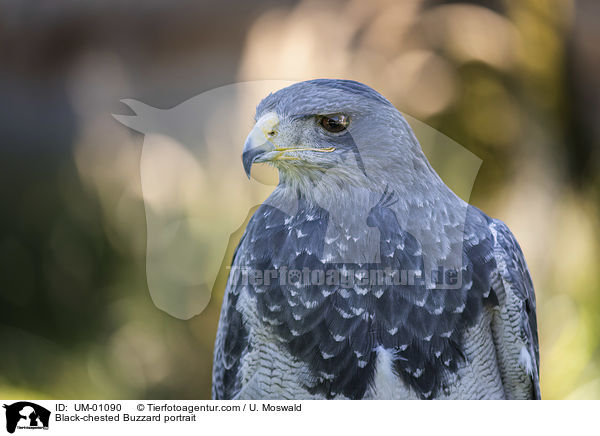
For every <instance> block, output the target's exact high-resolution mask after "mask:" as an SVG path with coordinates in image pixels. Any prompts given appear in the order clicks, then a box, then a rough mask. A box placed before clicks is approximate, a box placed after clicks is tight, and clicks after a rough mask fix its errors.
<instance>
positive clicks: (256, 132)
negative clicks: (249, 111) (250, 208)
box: [242, 112, 279, 178]
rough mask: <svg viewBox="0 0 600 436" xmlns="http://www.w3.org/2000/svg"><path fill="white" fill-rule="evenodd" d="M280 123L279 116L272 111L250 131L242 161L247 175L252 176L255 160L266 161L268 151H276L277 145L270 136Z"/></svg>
mask: <svg viewBox="0 0 600 436" xmlns="http://www.w3.org/2000/svg"><path fill="white" fill-rule="evenodd" d="M278 124H279V117H277V115H276V114H275V113H273V112H270V113H268V114H266V115H264V116H262V117H261V118H260V120H258V121H257V122H256V124H255V125H254V127H253V128H252V130H251V131H250V134H249V135H248V137H247V138H246V142H245V143H244V150H243V151H242V163H243V164H244V171H245V172H246V176H248V178H250V170H251V169H252V164H253V163H254V162H265V161H266V160H268V159H265V158H266V157H267V156H266V155H267V154H268V153H270V152H272V151H275V149H276V147H275V144H273V143H272V142H271V141H270V140H269V138H272V137H273V136H274V132H275V129H276V128H277V126H278Z"/></svg>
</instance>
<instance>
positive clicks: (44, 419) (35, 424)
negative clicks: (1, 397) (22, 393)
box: [3, 401, 50, 433]
mask: <svg viewBox="0 0 600 436" xmlns="http://www.w3.org/2000/svg"><path fill="white" fill-rule="evenodd" d="M3 407H4V408H5V409H6V431H8V432H9V433H14V432H15V430H16V429H17V428H19V429H21V428H23V429H41V428H43V429H47V428H48V423H49V421H50V411H49V410H48V409H46V408H44V407H42V406H39V405H37V404H35V403H31V402H29V401H19V402H17V403H13V404H10V405H7V404H5V405H4V406H3Z"/></svg>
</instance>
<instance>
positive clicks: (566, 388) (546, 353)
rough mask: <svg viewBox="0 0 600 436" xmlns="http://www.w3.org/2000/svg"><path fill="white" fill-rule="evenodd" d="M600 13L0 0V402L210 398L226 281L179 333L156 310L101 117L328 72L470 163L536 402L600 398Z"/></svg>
mask: <svg viewBox="0 0 600 436" xmlns="http://www.w3.org/2000/svg"><path fill="white" fill-rule="evenodd" d="M599 20H600V2H597V1H594V0H587V1H568V0H526V1H517V0H487V1H485V0H484V1H472V2H454V1H427V0H422V1H421V0H408V1H392V0H375V1H369V2H366V1H359V0H353V1H313V0H301V1H294V0H287V1H274V0H272V1H271V0H260V1H253V2H248V1H243V0H238V1H230V0H221V1H219V2H208V1H186V0H175V1H168V2H167V1H164V2H161V1H156V0H146V1H141V0H140V1H116V0H104V1H97V2H94V3H91V2H81V1H75V0H66V1H62V2H60V3H58V2H51V3H49V2H48V3H43V4H40V3H37V2H33V1H19V2H17V1H9V0H0V205H1V208H2V213H0V222H1V226H0V228H1V231H0V343H1V344H2V351H0V398H5V399H8V398H57V399H58V398H62V399H75V398H86V399H93V398H98V399H100V398H102V399H134V398H163V399H168V398H197V399H204V398H209V397H210V373H211V365H212V345H213V341H214V336H215V331H216V327H217V321H218V313H219V309H220V303H221V299H222V293H223V287H224V280H225V275H224V274H221V275H220V276H219V278H218V279H217V284H216V286H215V290H214V292H213V298H212V299H211V301H210V304H209V305H208V307H207V308H206V310H204V312H202V313H201V314H200V315H198V316H195V317H193V318H191V319H189V320H180V319H176V318H173V317H171V316H170V315H168V314H166V313H164V312H162V311H160V310H159V309H157V308H156V307H155V306H154V304H153V302H152V300H151V299H150V296H149V292H148V287H147V283H146V271H145V265H146V260H145V249H146V219H145V214H144V202H143V197H142V194H141V182H140V156H141V150H142V142H143V137H142V135H139V134H136V133H133V132H132V131H130V130H128V129H127V128H125V127H124V126H122V125H120V124H119V123H118V122H116V121H115V120H114V119H113V118H112V117H111V113H125V112H126V109H124V107H123V105H122V104H121V103H119V99H121V98H126V97H131V98H136V99H139V100H142V101H144V102H146V103H148V104H150V105H152V106H155V107H159V108H169V107H172V106H174V105H176V104H179V103H181V102H182V101H184V100H186V99H188V98H190V97H192V96H195V95H197V94H199V93H201V92H204V91H207V90H210V89H213V88H215V87H218V86H223V85H227V84H230V83H234V82H238V81H247V80H262V79H283V80H304V79H309V78H315V77H337V78H348V79H355V80H359V81H362V82H365V83H367V84H369V85H371V86H372V87H374V88H375V89H377V90H378V91H380V92H381V93H383V94H384V95H385V96H387V97H388V98H389V99H390V100H391V101H392V102H393V103H394V104H395V105H396V106H397V107H398V108H399V109H400V110H401V111H403V112H406V113H407V114H410V115H411V116H413V117H415V118H416V119H419V120H421V121H424V122H426V123H427V124H429V125H430V126H432V127H433V128H435V129H437V130H439V131H440V132H441V133H443V134H445V135H447V136H449V137H450V138H452V139H453V140H454V141H456V142H457V143H458V144H460V145H462V146H463V147H465V148H466V149H468V150H470V151H471V152H472V153H474V154H476V155H477V156H479V157H480V158H481V159H482V160H483V164H482V166H481V170H480V172H479V174H478V177H477V179H476V181H475V185H474V187H473V191H472V195H471V199H470V201H471V203H473V204H475V205H477V206H478V207H480V208H481V209H483V210H484V211H485V212H487V213H488V214H489V215H491V216H494V217H497V218H500V219H502V220H504V221H505V222H506V223H507V224H508V225H509V226H510V227H511V229H512V230H513V232H514V233H515V234H516V236H517V238H518V239H519V241H520V242H521V245H522V247H523V250H524V252H525V255H526V258H527V261H528V263H529V267H530V270H531V273H532V276H533V280H534V284H535V287H536V293H537V298H538V322H539V330H540V343H541V347H540V348H541V387H542V396H543V398H546V399H559V398H577V399H579V398H588V399H593V398H596V399H599V398H600V316H598V314H599V313H600V270H599V269H598V264H599V261H600V239H599V236H600V235H599V232H600V220H599V218H600V210H599V201H598V200H599V199H600V174H599V171H598V170H599V168H600V165H599V164H600V84H599V80H600V48H599V44H598V42H599V41H600V26H598V25H597V23H598V21H599ZM256 103H257V102H256ZM251 115H252V114H248V125H250V121H251V120H250V117H251ZM233 121H235V120H233ZM244 128H246V126H244ZM239 146H240V150H241V146H242V144H239ZM223 165H226V166H227V168H228V169H227V171H230V170H231V168H233V170H235V171H239V172H240V173H241V171H242V168H241V164H240V163H239V156H238V155H235V156H231V158H230V161H229V162H225V163H224V164H223ZM224 168H225V167H224ZM224 179H225V178H224ZM223 183H224V186H227V185H226V183H227V180H223ZM215 195H216V194H215ZM211 225H214V226H219V225H221V224H220V223H219V219H218V216H217V217H215V218H214V222H212V223H211ZM235 236H236V235H234V237H233V238H232V240H233V241H234V240H235ZM238 236H239V233H238ZM229 253H231V247H230V249H229ZM226 257H227V256H226ZM226 260H227V259H226ZM217 261H218V262H220V261H221V259H217Z"/></svg>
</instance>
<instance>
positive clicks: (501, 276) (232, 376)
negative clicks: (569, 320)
mask: <svg viewBox="0 0 600 436" xmlns="http://www.w3.org/2000/svg"><path fill="white" fill-rule="evenodd" d="M242 161H243V166H244V170H245V172H246V174H247V175H248V177H250V171H251V167H252V165H253V164H254V163H258V162H266V163H269V164H271V165H273V166H274V167H275V168H277V169H278V171H279V184H278V186H277V187H276V188H275V189H274V191H273V192H272V194H271V195H270V196H269V198H268V199H267V200H266V201H265V202H264V203H263V204H262V205H261V206H260V207H259V208H258V209H257V210H256V212H255V213H254V215H253V216H252V218H251V219H250V221H249V223H248V225H247V227H246V230H245V233H244V235H243V236H242V238H241V240H240V243H239V245H238V247H237V249H236V251H235V253H234V257H233V263H232V269H231V272H230V275H229V279H228V283H227V287H226V291H225V296H224V300H223V306H222V310H221V317H220V322H219V328H218V332H217V337H216V343H215V354H214V366H213V388H212V393H213V398H215V399H539V398H540V390H539V375H538V374H539V351H538V348H539V347H538V336H537V321H536V304H535V295H534V290H533V284H532V281H531V278H530V276H529V272H528V269H527V266H526V263H525V259H524V257H523V253H522V252H521V249H520V247H519V245H518V243H517V241H516V240H515V238H514V236H513V235H512V233H511V232H510V230H509V229H508V228H507V226H506V225H505V224H504V223H502V222H501V221H499V220H497V219H493V218H490V217H488V216H487V215H485V214H484V213H483V212H481V211H480V210H479V209H477V208H475V207H473V206H470V205H468V204H467V203H465V202H464V201H463V200H461V199H460V198H459V197H457V196H456V195H455V194H454V193H453V192H452V191H451V190H450V188H448V187H447V186H446V185H445V184H444V182H443V181H442V180H441V179H440V177H439V176H438V175H437V173H436V172H435V171H434V170H433V168H432V167H431V165H430V164H429V162H428V161H427V158H426V157H425V155H424V154H423V152H422V150H421V147H420V145H419V143H418V142H417V140H416V138H415V136H414V134H413V132H412V130H411V128H410V126H409V125H408V123H407V122H406V121H405V119H404V118H403V116H402V115H401V114H400V112H399V111H398V110H397V109H396V108H395V107H394V106H393V105H392V104H391V103H390V102H389V101H388V100H387V99H385V98H384V97H383V96H382V95H381V94H379V93H377V92H376V91H374V90H373V89H371V88H370V87H368V86H366V85H363V84H361V83H358V82H354V81H348V80H331V79H319V80H311V81H307V82H300V83H297V84H294V85H291V86H289V87H287V88H284V89H282V90H279V91H277V92H275V93H273V94H270V95H269V96H267V97H266V98H265V99H264V100H263V101H262V102H260V104H259V105H258V107H257V110H256V124H255V126H254V128H253V129H252V131H251V132H250V134H249V135H248V138H247V140H246V143H245V145H244V150H243V154H242Z"/></svg>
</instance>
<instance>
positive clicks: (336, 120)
mask: <svg viewBox="0 0 600 436" xmlns="http://www.w3.org/2000/svg"><path fill="white" fill-rule="evenodd" d="M349 122H350V120H349V119H348V116H347V115H344V114H333V115H323V116H321V117H319V125H320V126H321V127H323V128H324V129H325V130H327V131H328V132H331V133H339V132H342V131H344V130H346V128H347V127H348V124H349Z"/></svg>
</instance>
